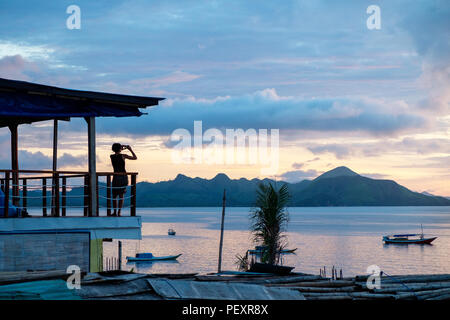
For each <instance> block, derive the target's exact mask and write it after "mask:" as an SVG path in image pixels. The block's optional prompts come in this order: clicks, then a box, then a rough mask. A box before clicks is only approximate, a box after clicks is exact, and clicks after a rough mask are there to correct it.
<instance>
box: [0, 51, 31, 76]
mask: <svg viewBox="0 0 450 320" xmlns="http://www.w3.org/2000/svg"><path fill="white" fill-rule="evenodd" d="M38 71H39V68H38V66H37V65H36V64H35V63H33V62H30V61H27V60H26V59H24V58H23V57H22V56H21V55H12V56H3V57H2V58H1V59H0V77H1V78H10V79H16V80H25V81H26V80H29V79H30V78H29V76H28V75H27V73H29V72H34V73H36V72H38Z"/></svg>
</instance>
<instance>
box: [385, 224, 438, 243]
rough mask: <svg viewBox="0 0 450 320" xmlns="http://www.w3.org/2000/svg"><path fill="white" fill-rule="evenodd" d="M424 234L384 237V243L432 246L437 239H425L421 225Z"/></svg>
mask: <svg viewBox="0 0 450 320" xmlns="http://www.w3.org/2000/svg"><path fill="white" fill-rule="evenodd" d="M420 228H421V230H422V233H410V234H392V235H388V236H383V241H384V243H394V244H410V243H411V244H414V243H415V244H431V242H433V241H434V240H435V239H436V238H437V237H425V235H424V234H423V227H422V225H420Z"/></svg>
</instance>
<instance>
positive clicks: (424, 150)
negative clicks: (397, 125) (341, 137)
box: [306, 137, 450, 159]
mask: <svg viewBox="0 0 450 320" xmlns="http://www.w3.org/2000/svg"><path fill="white" fill-rule="evenodd" d="M306 148H307V149H308V150H309V151H311V152H312V153H313V154H323V153H332V154H334V155H335V157H336V158H337V159H347V158H349V157H353V156H355V157H359V156H363V157H376V156H382V155H385V154H388V153H393V152H396V153H398V152H401V153H402V154H403V155H407V154H412V155H417V154H420V155H427V154H428V155H429V154H434V153H447V154H448V153H450V143H449V140H448V139H443V138H435V139H432V138H422V139H420V138H414V137H404V138H402V139H400V140H397V139H395V140H394V139H384V140H381V141H380V140H377V141H371V142H353V143H325V144H310V145H309V146H306Z"/></svg>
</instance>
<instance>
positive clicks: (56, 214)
mask: <svg viewBox="0 0 450 320" xmlns="http://www.w3.org/2000/svg"><path fill="white" fill-rule="evenodd" d="M54 179H55V193H54V197H53V200H54V204H55V208H54V209H55V210H54V214H53V215H54V216H55V217H59V207H60V205H59V203H60V202H59V174H58V173H55V178H54Z"/></svg>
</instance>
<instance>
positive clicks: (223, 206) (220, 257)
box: [217, 189, 226, 273]
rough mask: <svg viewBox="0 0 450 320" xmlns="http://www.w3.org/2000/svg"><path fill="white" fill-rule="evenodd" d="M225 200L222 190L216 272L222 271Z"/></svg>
mask: <svg viewBox="0 0 450 320" xmlns="http://www.w3.org/2000/svg"><path fill="white" fill-rule="evenodd" d="M225 201H226V190H225V189H224V190H223V199H222V223H221V224H220V243H219V262H218V266H217V272H218V273H220V272H222V247H223V227H224V226H223V224H224V220H225Z"/></svg>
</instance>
